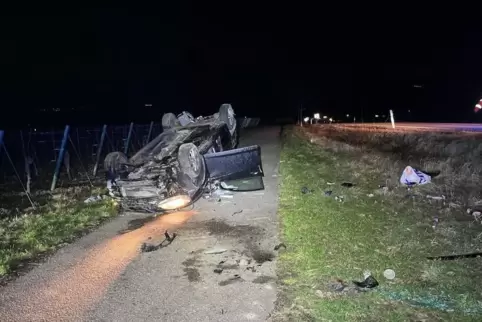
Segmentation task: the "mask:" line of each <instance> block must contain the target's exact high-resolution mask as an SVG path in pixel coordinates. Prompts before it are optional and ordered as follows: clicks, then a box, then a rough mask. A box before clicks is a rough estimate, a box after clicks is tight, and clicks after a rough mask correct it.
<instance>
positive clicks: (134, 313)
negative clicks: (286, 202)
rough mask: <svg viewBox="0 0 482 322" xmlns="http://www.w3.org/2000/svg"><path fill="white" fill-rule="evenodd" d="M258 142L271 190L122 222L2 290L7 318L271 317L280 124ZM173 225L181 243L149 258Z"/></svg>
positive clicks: (250, 137) (247, 139) (259, 133)
mask: <svg viewBox="0 0 482 322" xmlns="http://www.w3.org/2000/svg"><path fill="white" fill-rule="evenodd" d="M251 144H259V145H261V148H262V159H263V167H264V171H265V178H264V183H265V190H263V191H256V192H238V193H234V194H233V198H232V199H229V198H221V201H218V198H212V199H203V200H200V201H199V202H198V203H197V204H196V205H195V207H194V209H193V210H192V211H186V212H180V213H176V214H171V215H165V216H161V217H158V218H156V219H154V220H146V215H142V214H126V215H124V216H122V217H119V218H117V219H116V220H113V221H112V222H109V223H108V224H106V225H104V226H102V227H101V228H100V229H99V230H97V231H95V232H94V233H92V234H89V235H88V236H85V237H84V238H82V239H81V240H79V241H78V242H76V243H74V244H73V245H69V246H67V247H65V248H63V249H61V250H60V251H59V252H58V253H57V254H56V255H54V256H52V257H51V258H50V259H49V260H48V262H46V263H44V264H42V265H40V266H38V267H37V268H35V269H34V270H32V271H31V272H29V273H28V274H27V275H25V276H23V277H21V278H19V279H18V280H16V281H15V282H13V283H11V284H9V285H8V286H6V287H3V288H1V289H0V317H1V320H2V321H129V322H133V321H178V322H180V321H210V322H214V321H265V320H266V318H267V317H268V316H269V313H270V312H271V311H272V310H273V308H274V301H275V299H276V288H275V279H276V275H275V265H276V256H277V254H276V252H275V251H274V250H273V248H274V246H275V245H276V244H277V231H278V226H277V225H278V221H277V203H278V178H277V173H278V162H279V149H280V145H279V128H275V127H273V128H263V129H256V130H252V131H250V132H248V133H246V135H245V136H244V138H243V141H242V145H245V146H246V145H251ZM129 226H130V228H131V229H132V228H135V227H137V229H134V230H131V231H130V232H124V233H119V232H122V231H123V230H125V229H126V228H128V227H129ZM166 228H169V229H173V230H176V231H177V233H178V236H177V238H176V239H175V240H174V242H173V243H172V244H171V245H169V246H168V247H165V248H161V249H159V250H157V251H154V252H150V253H142V254H140V253H139V245H140V244H141V243H142V242H144V241H146V240H148V241H151V242H155V241H157V240H161V237H162V232H163V231H164V229H166ZM149 238H150V240H149ZM220 249H225V250H226V251H224V252H222V253H218V254H206V253H205V252H206V251H209V250H220ZM217 268H221V269H222V272H221V273H219V274H218V273H215V272H214V270H215V269H217Z"/></svg>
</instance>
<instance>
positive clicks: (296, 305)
mask: <svg viewBox="0 0 482 322" xmlns="http://www.w3.org/2000/svg"><path fill="white" fill-rule="evenodd" d="M366 153H367V152H366V151H360V150H358V149H351V150H350V149H333V146H331V147H330V146H328V145H326V146H324V145H323V144H322V145H316V144H312V143H310V141H309V140H307V139H306V138H305V137H304V136H302V135H300V134H299V133H297V130H295V129H287V130H286V131H285V132H284V137H283V148H282V153H281V165H280V171H281V178H282V179H281V180H282V181H281V191H280V208H279V214H280V218H281V223H282V238H283V240H284V242H285V243H286V245H287V246H288V250H287V251H286V252H285V253H283V254H282V255H281V256H280V261H279V276H280V292H281V294H280V300H279V305H278V310H277V312H276V314H274V318H273V320H279V321H441V320H443V321H450V320H453V321H480V319H481V315H482V293H481V291H480V290H481V289H482V288H481V286H482V268H481V267H482V266H481V259H480V258H472V259H461V260H456V261H430V260H427V259H426V257H427V256H431V255H442V254H447V253H449V254H451V253H464V252H467V251H474V250H475V251H476V250H477V248H478V247H479V245H480V240H481V238H482V237H481V236H482V234H481V232H482V229H481V226H480V224H475V223H473V222H470V221H458V220H455V219H454V217H453V216H452V215H451V213H450V209H448V211H447V208H446V207H445V206H444V205H437V204H433V203H431V204H430V203H427V202H425V201H424V200H418V199H414V198H411V197H409V198H407V190H406V189H405V188H402V187H395V186H394V187H389V190H388V191H387V190H382V189H380V188H379V185H380V184H385V182H386V175H387V174H386V173H384V168H383V167H380V166H379V165H377V163H376V162H373V158H379V159H380V160H382V159H383V157H381V156H379V155H375V154H372V155H369V156H368V159H367V157H366V156H367V155H366ZM364 156H365V157H364ZM397 171H398V169H397ZM400 173H401V172H400ZM342 182H354V183H356V186H355V187H352V188H346V187H342V186H341V183H342ZM330 183H334V185H331V184H330ZM435 184H436V182H434V183H433V185H435ZM302 187H307V188H309V189H312V192H311V193H307V194H303V193H302V192H301V189H302ZM417 189H418V188H417ZM422 189H423V188H420V189H419V190H421V191H422ZM327 190H330V191H332V194H331V195H330V196H325V191H327ZM419 192H420V191H419ZM408 193H413V191H412V192H408ZM335 196H343V197H344V201H343V202H339V201H337V200H336V199H335ZM435 216H437V217H438V218H439V220H440V222H439V224H438V226H437V227H436V228H435V229H434V228H432V224H433V220H434V217H435ZM387 268H391V269H393V270H394V271H395V272H396V278H395V279H394V280H392V281H390V280H387V279H385V278H384V277H383V271H384V270H385V269H387ZM365 270H369V271H371V272H372V274H373V276H375V278H377V280H378V281H379V282H380V286H379V287H377V288H375V289H373V290H371V291H369V292H364V293H358V292H337V291H336V290H334V289H333V286H332V285H333V283H334V282H335V281H336V280H337V279H341V280H344V281H346V282H347V283H348V284H350V282H351V281H352V280H362V279H363V272H364V271H365Z"/></svg>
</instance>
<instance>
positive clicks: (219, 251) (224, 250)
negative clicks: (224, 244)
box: [204, 248, 227, 255]
mask: <svg viewBox="0 0 482 322" xmlns="http://www.w3.org/2000/svg"><path fill="white" fill-rule="evenodd" d="M226 251H227V249H226V248H213V249H210V250H207V251H205V252H204V254H208V255H212V254H221V253H224V252H226Z"/></svg>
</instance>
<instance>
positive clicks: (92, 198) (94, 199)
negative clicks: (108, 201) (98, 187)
mask: <svg viewBox="0 0 482 322" xmlns="http://www.w3.org/2000/svg"><path fill="white" fill-rule="evenodd" d="M101 200H102V197H101V196H99V195H97V196H90V197H89V198H87V199H85V200H84V203H94V202H97V201H101Z"/></svg>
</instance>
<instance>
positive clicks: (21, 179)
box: [0, 122, 162, 193]
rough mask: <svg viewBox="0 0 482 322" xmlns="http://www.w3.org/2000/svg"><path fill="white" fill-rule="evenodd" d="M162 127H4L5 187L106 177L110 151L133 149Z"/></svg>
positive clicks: (1, 180)
mask: <svg viewBox="0 0 482 322" xmlns="http://www.w3.org/2000/svg"><path fill="white" fill-rule="evenodd" d="M161 131H162V128H161V124H160V123H154V122H151V123H149V124H134V123H130V124H125V125H121V126H118V125H115V126H114V125H103V126H97V127H69V126H68V125H67V126H65V128H64V129H36V128H29V129H23V130H19V131H8V132H7V131H6V132H4V131H0V133H1V134H0V147H1V149H0V189H1V188H3V189H2V190H5V189H8V190H12V189H14V190H15V189H17V190H24V192H28V193H30V192H31V191H32V190H45V189H50V190H52V191H53V190H55V188H56V186H57V184H61V185H62V186H65V185H69V184H78V183H82V182H87V183H90V184H92V183H93V181H95V180H99V179H103V167H102V166H101V164H102V163H103V160H104V158H105V156H106V155H107V154H108V153H109V152H113V151H122V152H124V153H126V154H127V155H131V154H133V153H135V152H136V151H138V150H139V149H140V148H141V147H142V146H143V145H145V144H146V143H147V142H148V141H149V140H150V139H151V138H154V137H155V136H157V135H159V134H160V133H161Z"/></svg>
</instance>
